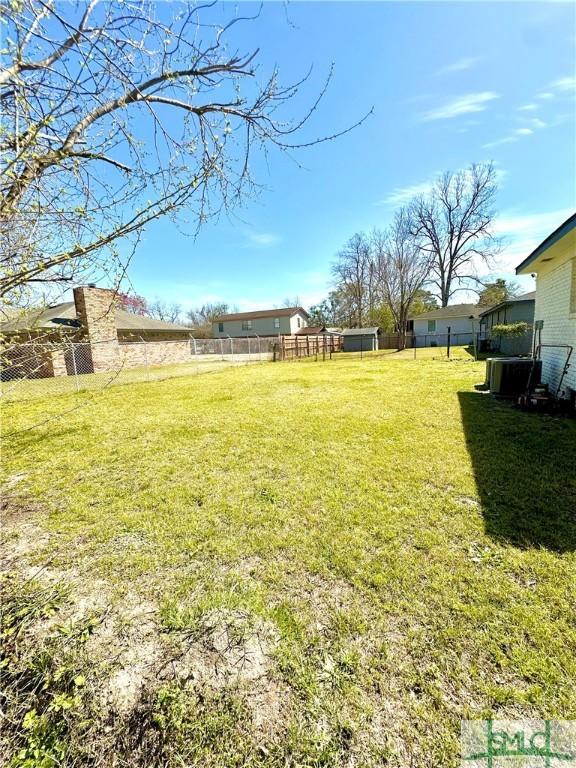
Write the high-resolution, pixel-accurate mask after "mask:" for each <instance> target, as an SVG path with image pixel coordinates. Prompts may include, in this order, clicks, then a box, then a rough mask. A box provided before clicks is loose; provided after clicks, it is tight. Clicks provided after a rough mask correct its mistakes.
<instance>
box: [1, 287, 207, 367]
mask: <svg viewBox="0 0 576 768" xmlns="http://www.w3.org/2000/svg"><path fill="white" fill-rule="evenodd" d="M115 297H116V294H115V292H114V291H112V290H108V289H106V288H97V287H96V286H94V285H87V286H79V287H77V288H74V301H69V302H64V303H62V304H55V305H54V306H52V307H46V308H42V309H37V310H33V311H31V312H27V313H25V314H23V315H21V316H18V317H12V318H10V319H9V320H7V321H6V322H3V323H0V341H1V343H2V349H3V351H2V372H1V376H2V379H4V380H5V379H14V378H48V377H52V376H69V375H72V374H74V375H77V374H86V373H101V372H104V371H114V370H120V369H121V368H123V367H126V368H133V367H139V366H142V365H148V364H150V365H152V364H158V365H161V364H165V363H180V362H189V361H190V359H191V356H192V354H193V347H192V345H191V342H190V336H191V329H190V328H185V327H184V326H181V325H176V324H175V323H166V322H164V321H162V320H155V319H154V318H151V317H144V316H141V315H135V314H132V313H131V312H126V311H125V310H123V309H120V308H118V307H116V306H115ZM143 341H145V342H148V343H147V344H142V343H141V342H143ZM130 342H139V343H135V344H131V343H130Z"/></svg>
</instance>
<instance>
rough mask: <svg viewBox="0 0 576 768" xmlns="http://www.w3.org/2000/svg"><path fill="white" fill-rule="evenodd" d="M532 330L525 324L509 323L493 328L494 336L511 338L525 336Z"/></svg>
mask: <svg viewBox="0 0 576 768" xmlns="http://www.w3.org/2000/svg"><path fill="white" fill-rule="evenodd" d="M529 330H530V325H529V324H528V323H525V322H523V321H522V322H519V323H508V324H504V323H502V324H501V325H493V326H492V336H499V337H510V336H523V335H524V334H525V333H528V331H529Z"/></svg>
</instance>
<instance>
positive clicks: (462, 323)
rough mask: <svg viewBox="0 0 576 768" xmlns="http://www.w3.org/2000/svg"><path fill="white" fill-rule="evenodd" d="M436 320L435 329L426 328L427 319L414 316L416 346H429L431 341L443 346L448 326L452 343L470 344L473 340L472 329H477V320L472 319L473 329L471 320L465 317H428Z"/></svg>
mask: <svg viewBox="0 0 576 768" xmlns="http://www.w3.org/2000/svg"><path fill="white" fill-rule="evenodd" d="M430 319H431V320H432V319H434V320H435V321H436V330H435V331H434V332H431V331H429V330H428V319H425V320H420V319H419V318H418V317H415V318H414V336H415V337H416V338H415V345H414V346H416V347H430V346H433V344H432V342H436V345H437V346H439V347H441V346H445V344H446V341H447V337H448V328H450V334H451V342H452V344H457V345H460V344H472V342H473V341H474V331H476V332H478V331H479V324H478V320H474V331H473V329H472V321H471V320H470V318H469V317H468V316H466V317H447V318H442V317H435V318H430Z"/></svg>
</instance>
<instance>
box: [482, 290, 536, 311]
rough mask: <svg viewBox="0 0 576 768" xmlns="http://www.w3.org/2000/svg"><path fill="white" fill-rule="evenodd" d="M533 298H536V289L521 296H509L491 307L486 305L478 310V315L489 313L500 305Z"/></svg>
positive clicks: (499, 307)
mask: <svg viewBox="0 0 576 768" xmlns="http://www.w3.org/2000/svg"><path fill="white" fill-rule="evenodd" d="M535 300H536V291H530V292H529V293H523V294H522V295H521V296H511V297H510V298H509V299H506V301H501V302H500V304H495V305H494V306H493V307H488V308H487V309H485V310H484V311H483V312H480V317H484V315H489V314H490V312H495V311H496V310H498V309H502V307H509V306H510V305H511V304H516V303H517V302H519V301H520V302H522V301H535Z"/></svg>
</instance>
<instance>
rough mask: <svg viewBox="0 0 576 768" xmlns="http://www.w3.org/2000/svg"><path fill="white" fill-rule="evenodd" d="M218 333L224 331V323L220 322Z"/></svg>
mask: <svg viewBox="0 0 576 768" xmlns="http://www.w3.org/2000/svg"><path fill="white" fill-rule="evenodd" d="M218 333H224V323H218Z"/></svg>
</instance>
